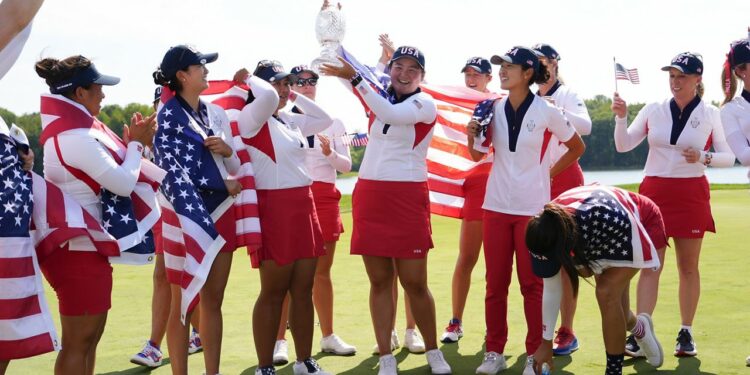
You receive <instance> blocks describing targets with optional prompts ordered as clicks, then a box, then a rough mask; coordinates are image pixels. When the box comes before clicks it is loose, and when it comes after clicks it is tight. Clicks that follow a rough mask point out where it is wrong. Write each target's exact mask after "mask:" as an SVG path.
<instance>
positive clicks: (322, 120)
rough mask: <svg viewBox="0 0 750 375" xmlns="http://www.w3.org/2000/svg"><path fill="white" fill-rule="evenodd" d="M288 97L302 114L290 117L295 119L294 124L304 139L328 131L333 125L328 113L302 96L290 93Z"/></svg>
mask: <svg viewBox="0 0 750 375" xmlns="http://www.w3.org/2000/svg"><path fill="white" fill-rule="evenodd" d="M289 97H290V98H291V99H292V100H293V101H294V105H296V106H297V107H299V109H301V110H302V112H303V113H304V114H292V116H293V117H294V118H295V124H296V125H297V126H298V127H299V129H300V131H301V132H302V135H304V136H305V137H307V136H311V135H313V134H317V133H320V132H322V131H323V130H326V129H328V127H329V126H331V123H333V118H332V117H331V116H330V115H329V114H328V112H326V111H324V110H323V108H321V107H320V106H318V105H317V104H315V102H314V101H312V100H310V99H308V98H307V97H305V96H304V95H298V94H297V93H295V92H293V91H292V92H290V94H289Z"/></svg>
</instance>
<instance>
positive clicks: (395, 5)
mask: <svg viewBox="0 0 750 375" xmlns="http://www.w3.org/2000/svg"><path fill="white" fill-rule="evenodd" d="M320 4H321V2H319V1H313V0H274V1H258V0H252V1H240V0H232V1H230V0H224V1H222V0H214V1H198V0H179V1H178V0H148V1H147V0H128V1H121V0H106V1H104V0H101V1H92V0H64V1H63V0H47V1H46V2H45V4H44V5H43V7H42V9H41V10H40V12H39V14H38V15H37V18H36V20H35V23H34V29H33V31H32V34H31V37H30V38H29V41H28V42H27V44H26V48H25V50H24V51H23V53H22V55H21V57H20V58H19V60H18V62H17V63H16V65H15V66H14V67H13V69H11V71H10V72H9V73H8V74H7V75H6V76H5V77H4V78H3V80H2V81H0V107H5V108H8V109H10V110H11V111H13V112H16V113H19V114H20V113H25V112H33V111H37V110H38V103H39V99H38V98H39V94H40V93H42V92H45V91H46V86H45V85H44V83H43V81H42V80H41V79H40V78H39V77H37V76H36V74H35V73H34V70H33V65H34V62H35V61H36V60H38V59H39V58H40V57H48V56H52V57H67V56H69V55H73V54H79V53H80V54H83V55H84V56H87V57H90V58H92V59H93V60H94V62H95V63H96V65H97V67H98V68H99V70H100V71H102V72H104V73H106V74H112V75H116V76H119V77H121V78H122V82H121V83H120V84H119V85H118V86H115V87H110V88H107V89H106V91H105V93H106V95H107V98H106V99H105V104H127V103H130V102H141V103H146V102H148V101H149V100H150V99H151V96H152V93H153V88H154V85H153V82H152V80H151V72H153V70H154V68H155V67H156V66H157V65H158V64H159V62H160V61H161V58H162V56H163V54H164V52H166V50H167V49H168V48H169V47H170V46H172V45H176V44H181V43H190V44H193V45H195V46H196V47H197V48H198V49H199V50H201V51H204V52H219V60H218V61H217V62H216V63H213V64H210V65H209V69H210V71H211V73H210V74H209V78H210V79H228V78H231V77H232V74H233V72H234V71H235V70H237V69H238V68H239V67H243V66H245V67H248V69H249V70H251V71H252V69H253V67H254V66H255V63H256V62H257V61H258V60H260V59H266V58H272V59H277V60H280V61H281V62H282V63H283V64H284V65H285V67H286V68H291V67H292V66H294V65H297V64H300V63H309V62H310V61H311V60H312V59H313V58H314V57H316V56H317V55H318V52H319V46H318V43H317V41H316V39H315V33H314V21H315V15H316V14H317V11H318V9H319V7H320ZM342 5H343V7H344V12H345V16H346V19H347V26H348V29H347V34H346V37H345V39H344V43H343V44H344V46H345V47H346V48H347V49H348V50H350V51H351V52H353V53H354V54H355V55H356V56H357V57H358V58H359V59H360V60H361V61H365V62H372V63H373V64H374V62H375V61H376V60H377V58H378V56H379V54H380V48H379V46H378V42H377V36H378V34H379V33H383V32H388V33H389V34H390V35H391V38H392V39H393V40H394V42H395V43H396V44H397V45H399V44H409V45H414V46H417V47H419V48H420V49H422V51H423V52H424V53H425V55H426V58H427V64H426V65H427V66H426V68H427V79H428V80H429V81H430V82H431V83H436V84H456V85H462V84H463V76H462V74H460V73H459V72H460V70H461V67H462V66H463V63H464V61H465V60H466V59H467V58H469V57H471V56H476V55H479V56H486V57H489V56H491V55H492V54H499V53H503V52H505V51H506V50H508V49H509V48H510V47H512V46H514V45H533V44H535V43H538V42H545V43H549V44H551V45H553V46H554V47H555V48H556V49H557V50H558V52H559V53H560V55H561V56H562V60H561V62H560V72H561V74H562V76H563V77H564V78H565V81H566V82H567V84H568V85H570V86H571V87H572V88H573V89H574V90H576V91H578V92H579V93H580V94H581V95H582V96H583V97H584V98H590V97H593V96H594V95H596V94H604V95H611V93H612V92H613V91H614V73H613V67H612V57H613V56H617V59H618V62H620V63H622V64H623V65H625V66H626V67H627V68H638V70H639V73H640V77H641V85H638V86H631V85H630V84H629V83H625V82H623V81H620V93H621V95H623V97H624V98H625V99H626V100H628V101H630V102H648V101H655V100H662V99H665V98H667V97H669V95H670V94H669V88H668V84H667V76H666V73H664V72H661V71H660V70H659V69H660V67H662V66H663V65H667V64H668V63H669V61H670V60H671V58H672V57H673V56H674V55H676V54H677V53H679V52H684V51H695V52H699V53H701V54H703V56H704V63H705V75H704V79H705V81H706V98H707V99H709V100H720V99H721V97H722V94H721V89H720V84H719V75H720V69H721V65H722V63H723V61H724V55H725V54H726V52H727V50H728V45H729V42H731V41H732V40H735V39H739V38H743V37H747V31H746V30H747V27H748V26H749V25H750V18H749V17H748V15H749V14H750V1H747V0H743V1H721V0H719V1H710V2H709V1H697V0H686V1H672V0H651V1H646V0H628V1H625V0H616V1H605V0H599V1H593V0H592V1H549V0H536V1H533V2H529V1H512V2H509V1H490V0H487V1H484V0H481V1H480V0H463V1H447V0H432V1H428V0H408V1H405V0H381V1H377V2H372V1H361V0H351V1H344V2H343V3H342ZM491 88H492V89H495V90H499V83H498V80H497V79H495V80H493V82H492V83H491ZM319 102H320V103H321V104H322V105H323V106H324V107H325V108H326V109H328V110H329V111H330V112H331V113H332V114H333V115H334V116H337V117H341V118H342V119H344V122H345V123H346V125H347V127H348V128H349V129H361V128H362V127H364V124H365V121H364V118H363V116H362V112H361V109H360V106H359V103H358V102H357V101H356V100H355V99H354V97H353V95H351V94H349V93H348V92H346V91H345V90H344V88H343V85H341V84H340V83H339V82H338V81H337V80H335V79H330V78H329V79H323V80H322V81H321V82H320V85H319Z"/></svg>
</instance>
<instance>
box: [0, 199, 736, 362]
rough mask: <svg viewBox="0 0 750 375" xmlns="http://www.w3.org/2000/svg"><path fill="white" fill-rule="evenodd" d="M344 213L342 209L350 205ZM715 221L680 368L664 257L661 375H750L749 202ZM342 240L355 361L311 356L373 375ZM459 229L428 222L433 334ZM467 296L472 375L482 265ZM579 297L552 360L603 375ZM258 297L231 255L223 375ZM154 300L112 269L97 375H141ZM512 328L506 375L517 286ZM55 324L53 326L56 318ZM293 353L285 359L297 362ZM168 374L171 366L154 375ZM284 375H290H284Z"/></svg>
mask: <svg viewBox="0 0 750 375" xmlns="http://www.w3.org/2000/svg"><path fill="white" fill-rule="evenodd" d="M345 199H346V201H345V202H342V203H343V204H342V206H345V207H349V206H348V197H347V198H345ZM712 202H713V211H714V215H715V218H716V222H717V228H718V230H719V234H718V235H714V234H709V235H708V236H707V237H706V240H705V242H704V246H703V250H702V258H701V276H702V281H703V286H702V288H703V294H702V296H701V302H700V306H699V310H698V315H697V318H696V321H695V323H694V327H695V328H694V330H695V336H696V340H697V343H698V348H699V350H700V356H699V357H697V358H690V359H680V360H678V359H677V358H675V357H673V356H672V355H671V352H672V348H673V345H674V338H675V336H676V334H677V330H678V328H679V324H680V320H679V313H678V303H677V292H676V290H677V282H676V281H677V275H676V266H675V258H674V252H673V251H672V250H668V251H667V260H666V268H665V270H664V273H663V275H662V283H661V290H660V293H661V297H660V300H659V305H658V306H657V309H656V313H655V314H654V322H655V325H656V333H657V336H658V337H659V338H660V339H661V342H662V344H663V346H664V349H665V352H666V354H667V355H666V360H665V362H664V366H663V367H662V368H661V369H660V370H659V371H658V373H659V374H722V375H723V374H750V368H746V367H745V366H744V361H745V357H746V356H747V355H748V354H750V345H749V344H748V343H747V342H748V341H747V339H748V337H750V325H748V323H747V322H748V318H749V317H750V293H748V291H749V288H748V283H747V270H748V266H747V251H748V250H750V249H748V245H747V243H748V239H749V238H750V237H749V236H748V234H747V233H748V232H750V221H749V220H748V213H747V212H748V211H747V210H748V207H750V192H749V191H748V190H747V188H745V189H743V190H716V191H713V192H712ZM344 218H345V219H344V220H345V227H346V229H347V231H348V232H347V233H346V235H345V236H344V238H342V240H341V241H340V242H339V244H340V247H339V249H338V250H337V254H336V262H335V264H334V268H333V278H334V286H335V287H336V308H335V311H336V313H335V327H336V332H337V333H338V334H339V335H340V336H341V337H343V338H344V339H345V340H347V341H348V342H350V343H351V344H354V345H356V346H357V348H358V349H359V353H358V354H357V355H356V356H352V357H333V356H328V355H323V354H317V355H316V357H318V358H319V359H320V363H321V364H322V365H323V367H324V368H326V369H327V370H329V371H333V372H334V373H339V374H375V372H374V370H373V369H374V368H375V366H376V363H377V359H376V357H373V356H371V355H370V350H371V348H372V346H373V344H374V342H375V340H374V339H373V334H372V327H371V323H370V315H369V311H368V307H367V306H368V302H367V297H368V282H367V277H366V275H365V271H364V268H363V265H362V261H361V260H360V258H359V257H356V256H350V255H349V254H348V243H349V234H350V233H351V215H350V214H349V213H347V214H345V215H344ZM458 229H459V222H458V221H457V220H452V219H447V218H443V217H434V220H433V233H434V242H435V244H436V245H437V248H436V249H434V250H433V251H432V252H431V253H430V257H429V263H430V264H429V269H430V281H429V282H430V288H431V290H432V293H433V295H434V297H435V301H437V304H436V305H437V317H438V330H441V329H442V328H443V325H444V323H446V322H447V321H448V319H449V318H450V315H451V314H450V281H451V275H452V272H453V267H454V262H455V258H456V252H457V246H458V243H457V240H458ZM472 281H473V287H472V289H471V293H470V295H469V301H468V304H467V307H466V312H465V319H464V324H465V325H464V328H465V331H466V336H465V337H464V338H463V339H462V340H461V341H460V343H459V344H452V345H445V346H442V349H443V351H444V352H445V354H446V357H447V359H448V361H449V362H450V363H451V365H452V366H453V369H454V374H473V373H474V369H475V368H476V366H477V365H479V363H480V361H481V357H482V352H483V348H482V340H483V335H484V303H483V301H484V293H483V291H484V263H483V261H482V260H480V262H479V264H477V268H476V270H475V272H474V274H473V276H472ZM581 285H582V289H581V297H580V302H579V305H578V315H577V317H576V326H575V329H576V332H577V335H578V338H579V340H580V342H581V349H580V350H579V351H578V352H576V353H575V354H574V355H573V356H572V357H563V358H558V359H557V360H556V366H557V370H556V372H555V373H556V374H601V373H603V363H604V359H605V357H604V349H603V343H602V336H601V330H600V318H599V312H598V308H597V306H596V302H595V299H594V293H593V288H592V287H591V286H589V285H588V284H586V283H582V284H581ZM257 293H258V273H257V272H256V271H254V270H252V269H250V263H249V260H248V258H247V257H246V255H245V253H244V252H242V251H238V252H237V253H236V254H235V258H234V265H233V270H232V274H231V276H230V280H229V285H228V287H227V293H226V299H225V303H224V319H225V320H224V324H225V328H224V344H223V356H222V373H224V374H253V371H254V369H255V366H256V364H257V359H256V356H255V348H254V346H253V340H252V330H251V326H250V311H251V309H252V305H253V303H254V302H255V297H256V295H257ZM48 297H49V299H50V304H51V306H52V310H54V311H56V310H57V308H56V305H57V304H56V300H55V298H54V293H51V292H50V293H48ZM150 298H151V267H133V266H116V267H115V288H114V291H113V307H112V310H111V311H110V314H109V319H108V322H107V329H106V331H105V333H104V337H103V339H102V342H101V343H100V345H99V351H98V361H97V373H104V374H143V373H148V371H146V370H145V369H144V368H141V367H138V366H135V365H132V364H130V363H129V362H128V359H129V357H130V356H131V355H132V354H134V353H135V352H136V351H137V350H139V349H140V347H141V345H142V343H143V341H144V340H145V339H146V337H147V335H148V333H149V319H150ZM509 298H510V304H509V322H508V323H509V327H510V338H509V342H508V345H507V348H506V355H508V357H509V359H508V361H509V364H510V365H511V366H512V367H511V369H509V370H507V371H505V372H503V374H520V373H521V370H522V366H523V362H522V361H523V359H524V357H523V355H522V354H523V338H524V335H525V330H526V329H525V322H524V317H523V311H522V301H521V296H520V292H519V290H518V284H517V282H516V281H515V277H514V278H513V284H512V285H511V288H510V294H509ZM399 309H400V311H399V315H398V324H397V325H398V329H399V332H401V333H402V332H403V327H404V320H403V312H402V311H403V310H402V309H403V306H399ZM56 320H57V318H56ZM319 339H320V333H319V332H318V331H316V336H315V339H314V340H315V342H314V344H313V348H314V350H317V349H318V347H319V346H318V341H319ZM292 348H293V347H292V346H291V345H290V354H291V356H292V357H293V355H294V353H293V349H292ZM396 357H397V358H398V360H399V362H400V363H399V368H400V370H401V373H402V374H428V373H429V369H428V368H427V367H426V361H425V359H424V356H422V355H410V354H407V352H406V351H398V352H396ZM54 360H55V354H54V353H51V354H47V355H43V356H39V357H35V358H31V359H26V360H21V361H14V362H12V363H11V364H10V367H9V371H8V373H9V374H49V373H51V372H52V368H53V364H54ZM190 370H191V372H192V373H194V374H200V373H202V372H203V359H202V356H201V355H193V356H191V357H190ZM151 373H153V374H169V373H170V369H169V366H168V365H166V366H163V367H161V368H159V369H156V370H154V371H152V372H151ZM279 373H280V374H291V373H292V371H291V366H289V365H288V366H285V367H283V368H282V369H281V370H280V371H279ZM624 373H625V374H634V373H639V374H652V373H657V371H655V370H654V369H653V368H651V366H649V365H648V364H646V363H645V362H644V361H643V360H636V361H634V360H627V361H626V367H625V371H624Z"/></svg>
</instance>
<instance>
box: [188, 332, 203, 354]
mask: <svg viewBox="0 0 750 375" xmlns="http://www.w3.org/2000/svg"><path fill="white" fill-rule="evenodd" d="M202 350H203V343H202V342H201V336H200V334H198V332H196V331H195V330H193V332H192V333H190V339H189V340H188V354H195V353H198V352H200V351H202Z"/></svg>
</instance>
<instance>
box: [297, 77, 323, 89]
mask: <svg viewBox="0 0 750 375" xmlns="http://www.w3.org/2000/svg"><path fill="white" fill-rule="evenodd" d="M317 84H318V79H317V78H314V77H313V78H300V79H298V80H297V87H304V86H305V85H310V86H312V87H315V86H316V85H317Z"/></svg>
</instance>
